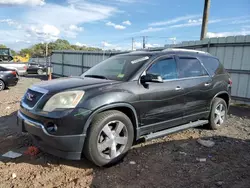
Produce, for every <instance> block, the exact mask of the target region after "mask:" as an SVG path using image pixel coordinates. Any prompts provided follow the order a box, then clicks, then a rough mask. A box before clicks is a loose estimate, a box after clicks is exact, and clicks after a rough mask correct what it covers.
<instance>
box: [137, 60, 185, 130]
mask: <svg viewBox="0 0 250 188" xmlns="http://www.w3.org/2000/svg"><path fill="white" fill-rule="evenodd" d="M146 74H154V75H159V76H161V77H162V79H163V83H155V82H147V83H144V84H141V86H140V87H141V88H140V104H141V107H140V115H141V126H142V127H141V128H142V130H144V131H145V132H147V131H149V130H150V129H151V131H159V130H162V129H166V128H169V127H173V126H176V125H179V124H182V117H183V115H184V108H183V106H184V89H183V85H182V82H181V81H179V80H178V71H177V63H176V61H175V58H174V56H164V57H160V58H158V59H157V60H155V61H154V62H153V63H152V64H151V65H150V67H149V68H148V69H147V70H146ZM144 131H143V132H144Z"/></svg>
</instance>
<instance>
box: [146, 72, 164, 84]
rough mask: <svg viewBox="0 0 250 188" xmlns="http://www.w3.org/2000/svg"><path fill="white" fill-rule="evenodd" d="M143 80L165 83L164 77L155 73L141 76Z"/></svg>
mask: <svg viewBox="0 0 250 188" xmlns="http://www.w3.org/2000/svg"><path fill="white" fill-rule="evenodd" d="M141 82H142V83H146V82H157V83H163V79H162V77H161V76H159V75H154V74H146V75H143V76H142V77H141Z"/></svg>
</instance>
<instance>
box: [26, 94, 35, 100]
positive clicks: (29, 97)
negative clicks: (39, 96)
mask: <svg viewBox="0 0 250 188" xmlns="http://www.w3.org/2000/svg"><path fill="white" fill-rule="evenodd" d="M33 98H34V95H32V94H31V93H27V94H26V99H27V100H29V101H33Z"/></svg>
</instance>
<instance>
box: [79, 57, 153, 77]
mask: <svg viewBox="0 0 250 188" xmlns="http://www.w3.org/2000/svg"><path fill="white" fill-rule="evenodd" d="M149 58H150V56H148V55H120V56H114V57H111V58H109V59H106V60H104V61H102V62H101V63H99V64H97V65H96V66H94V67H92V68H91V69H89V70H87V71H86V72H85V73H84V74H82V75H81V77H93V78H99V79H109V80H117V81H127V80H128V79H129V78H130V77H131V76H133V74H135V73H136V72H137V71H138V70H139V69H140V68H141V66H142V65H143V64H144V63H145V62H146V61H147V60H148V59H149Z"/></svg>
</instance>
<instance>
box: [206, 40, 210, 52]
mask: <svg viewBox="0 0 250 188" xmlns="http://www.w3.org/2000/svg"><path fill="white" fill-rule="evenodd" d="M209 48H210V39H209V41H208V42H207V52H208V53H209Z"/></svg>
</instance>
